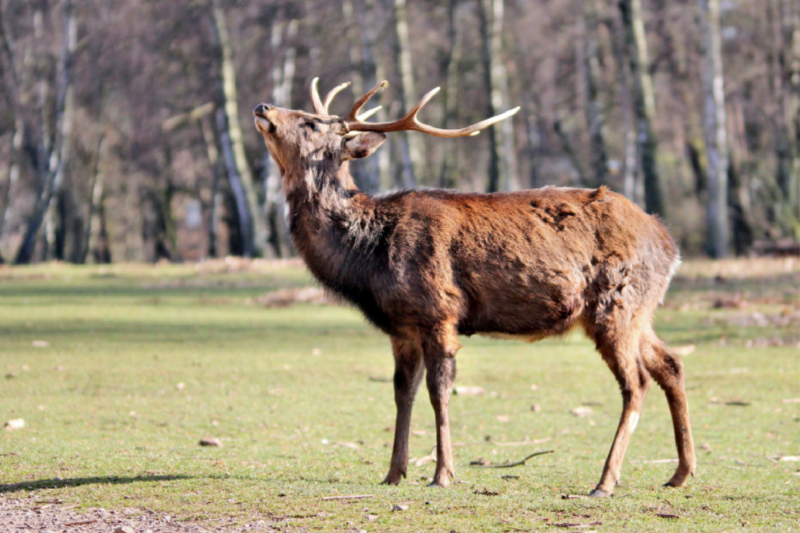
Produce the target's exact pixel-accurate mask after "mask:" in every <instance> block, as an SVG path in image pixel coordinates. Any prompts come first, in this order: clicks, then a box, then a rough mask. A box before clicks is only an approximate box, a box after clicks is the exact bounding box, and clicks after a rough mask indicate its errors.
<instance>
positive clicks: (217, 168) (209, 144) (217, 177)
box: [198, 117, 225, 258]
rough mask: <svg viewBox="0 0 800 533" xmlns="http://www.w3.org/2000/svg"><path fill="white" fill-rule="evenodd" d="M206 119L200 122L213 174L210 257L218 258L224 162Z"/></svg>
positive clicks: (209, 231)
mask: <svg viewBox="0 0 800 533" xmlns="http://www.w3.org/2000/svg"><path fill="white" fill-rule="evenodd" d="M206 120H214V119H213V118H212V119H207V118H206V117H201V118H200V120H199V121H198V124H199V125H200V132H201V133H202V134H203V142H204V143H205V145H206V157H208V164H209V166H210V167H211V172H212V174H213V176H212V178H211V201H210V205H209V213H208V257H212V258H213V257H217V252H218V250H217V238H218V235H219V208H220V206H221V204H222V191H221V190H220V188H221V181H222V177H223V175H224V173H225V168H224V165H223V163H222V160H221V159H220V157H219V150H218V149H217V143H218V141H217V138H216V136H215V135H214V128H213V126H212V125H211V123H210V122H206Z"/></svg>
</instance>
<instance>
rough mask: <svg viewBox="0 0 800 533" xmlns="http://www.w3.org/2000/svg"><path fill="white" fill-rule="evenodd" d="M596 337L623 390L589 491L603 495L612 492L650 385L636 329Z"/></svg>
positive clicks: (600, 349)
mask: <svg viewBox="0 0 800 533" xmlns="http://www.w3.org/2000/svg"><path fill="white" fill-rule="evenodd" d="M595 339H596V340H595V342H596V343H597V348H598V350H599V351H600V353H601V355H602V356H603V359H604V360H605V362H606V363H607V364H608V366H609V368H610V369H611V371H612V372H613V373H614V377H616V378H617V382H618V383H619V387H620V391H621V392H622V416H621V417H620V421H619V426H618V428H617V434H616V436H615V437H614V442H613V444H612V445H611V450H610V451H609V452H608V457H607V458H606V463H605V466H604V467H603V474H602V475H601V476H600V482H599V483H598V484H597V486H596V487H595V489H594V490H593V491H592V492H591V493H590V496H594V497H605V496H610V495H611V494H612V493H613V492H614V488H615V487H616V485H617V483H618V482H619V480H620V474H621V471H622V461H623V459H624V457H625V451H626V450H627V448H628V443H630V440H631V436H632V435H633V432H634V430H635V429H636V424H637V423H638V422H639V413H640V412H641V410H642V404H643V403H644V398H645V396H646V395H647V391H648V389H649V388H650V375H649V374H648V372H647V370H646V369H645V367H644V363H643V361H642V359H641V356H640V354H639V342H638V341H639V336H638V335H637V334H636V332H635V331H634V332H633V333H628V334H627V335H626V336H625V337H622V338H618V337H616V336H615V335H612V334H609V333H608V332H600V333H597V334H596V335H595Z"/></svg>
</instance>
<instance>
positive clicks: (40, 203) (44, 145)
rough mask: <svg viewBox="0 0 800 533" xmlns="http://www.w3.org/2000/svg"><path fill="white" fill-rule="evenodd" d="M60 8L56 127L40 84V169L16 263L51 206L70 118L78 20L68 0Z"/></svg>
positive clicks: (27, 253)
mask: <svg viewBox="0 0 800 533" xmlns="http://www.w3.org/2000/svg"><path fill="white" fill-rule="evenodd" d="M61 10H62V15H63V18H64V27H63V35H62V44H61V57H60V59H59V65H58V74H57V76H58V83H57V92H56V106H55V114H54V115H55V127H53V128H50V127H49V126H48V124H49V120H47V116H46V115H47V112H46V111H45V109H46V106H45V104H44V102H45V100H46V94H47V84H46V83H45V82H43V83H41V84H40V91H41V92H40V97H41V100H42V102H41V106H42V107H41V114H42V140H41V147H40V149H39V152H40V153H41V156H40V158H39V161H37V162H36V165H35V166H36V167H38V168H39V171H40V176H41V178H40V180H41V185H40V192H39V197H38V199H37V203H36V206H35V207H34V211H33V214H32V215H31V217H30V218H29V219H28V224H27V226H26V228H25V233H24V235H23V238H22V243H21V244H20V247H19V250H18V251H17V256H16V258H15V259H14V262H15V263H16V264H18V265H20V264H26V263H30V262H31V261H32V260H33V255H34V252H35V249H36V240H37V237H38V235H39V230H40V229H41V227H42V223H43V222H44V219H45V216H46V214H47V212H48V210H49V209H50V202H51V201H52V199H53V195H54V193H55V192H56V190H57V180H58V179H60V178H59V177H60V176H61V175H63V174H62V173H63V164H64V161H63V160H61V156H62V155H63V153H62V146H63V144H64V142H65V133H67V132H66V131H65V128H67V127H69V124H70V120H71V119H70V118H69V117H65V114H66V110H67V102H68V94H69V93H70V92H71V91H70V86H71V85H72V78H71V73H72V69H71V63H72V54H73V53H74V51H75V43H76V42H77V40H76V31H77V24H76V22H75V15H74V13H73V10H72V1H71V0H62V2H61Z"/></svg>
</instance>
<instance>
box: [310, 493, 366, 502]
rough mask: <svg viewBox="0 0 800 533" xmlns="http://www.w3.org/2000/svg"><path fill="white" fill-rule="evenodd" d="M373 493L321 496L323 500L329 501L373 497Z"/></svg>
mask: <svg viewBox="0 0 800 533" xmlns="http://www.w3.org/2000/svg"><path fill="white" fill-rule="evenodd" d="M374 497H375V495H374V494H353V495H350V496H325V497H323V498H322V500H323V501H330V500H363V499H364V498H374Z"/></svg>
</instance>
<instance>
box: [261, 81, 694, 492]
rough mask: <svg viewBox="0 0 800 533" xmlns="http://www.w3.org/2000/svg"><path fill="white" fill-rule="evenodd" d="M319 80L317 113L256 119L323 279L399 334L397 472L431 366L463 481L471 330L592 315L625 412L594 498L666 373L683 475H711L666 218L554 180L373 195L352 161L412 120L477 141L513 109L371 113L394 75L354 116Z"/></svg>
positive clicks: (264, 113)
mask: <svg viewBox="0 0 800 533" xmlns="http://www.w3.org/2000/svg"><path fill="white" fill-rule="evenodd" d="M347 85H348V84H342V85H339V86H338V87H335V88H334V89H332V90H331V91H330V92H329V93H328V95H327V96H326V98H325V99H324V100H322V99H321V98H320V96H319V92H318V89H317V79H315V80H314V81H313V82H312V85H311V99H312V103H313V106H314V113H305V112H303V111H296V110H290V109H281V108H279V107H275V106H273V105H269V104H259V105H258V106H257V107H256V108H255V110H254V116H255V125H256V128H257V129H258V131H259V132H260V133H261V134H262V135H263V137H264V141H265V143H266V145H267V148H268V149H269V151H270V153H271V154H272V156H273V158H274V159H275V162H276V163H277V165H278V166H279V167H280V172H281V175H282V178H283V187H284V191H285V194H286V200H287V202H288V205H289V207H290V215H289V226H290V231H291V234H292V237H293V239H294V243H295V246H296V247H297V250H298V252H299V253H300V255H301V256H302V257H303V259H304V260H305V263H306V265H307V266H308V268H309V270H310V271H311V272H312V274H313V275H314V276H315V277H316V278H317V279H318V280H319V281H320V282H321V283H322V285H324V286H325V287H326V288H327V289H328V290H330V291H333V292H334V293H336V294H338V295H340V296H342V297H343V298H344V299H346V300H348V301H350V302H352V303H353V304H354V305H355V306H357V307H358V308H359V309H360V310H361V311H362V312H363V314H364V315H365V316H366V318H367V319H368V320H369V321H370V322H371V323H372V324H374V325H375V326H376V327H378V328H379V329H381V330H382V331H383V332H385V333H386V334H387V335H389V337H390V339H391V344H392V349H393V352H394V360H395V373H394V393H395V403H396V406H397V420H396V425H395V428H396V429H395V435H394V447H393V449H392V458H391V463H390V467H389V472H388V474H387V475H386V478H385V479H384V481H383V482H384V483H387V484H391V485H397V484H399V483H400V482H401V480H402V478H403V477H405V475H406V469H407V467H408V437H409V425H410V419H411V409H412V405H413V402H414V397H415V395H416V392H417V389H418V387H419V385H420V383H421V381H422V377H423V375H425V376H426V383H427V387H428V393H429V395H430V401H431V404H432V406H433V410H434V413H435V417H436V471H435V474H434V477H433V482H432V483H431V485H433V486H442V487H443V486H447V485H448V484H449V483H450V481H451V479H452V478H453V476H454V471H455V470H454V464H453V455H452V450H451V444H450V421H449V419H448V405H449V400H450V392H451V389H452V385H453V380H454V379H455V376H456V359H455V356H456V352H457V351H458V349H459V347H460V346H459V340H458V337H459V335H472V334H482V335H488V336H492V337H499V338H515V339H522V340H526V341H530V342H533V341H536V340H539V339H543V338H545V337H550V336H553V335H562V334H564V333H566V332H567V331H569V330H570V329H571V328H573V327H575V326H581V327H582V328H583V330H584V331H585V332H586V334H587V335H588V337H589V338H590V339H591V340H593V341H594V343H595V345H596V347H597V350H598V352H600V355H601V356H602V358H603V360H604V361H605V362H606V363H607V365H608V367H609V368H610V369H611V372H612V373H613V374H614V376H615V377H616V379H617V381H618V383H619V387H620V389H621V392H622V416H621V419H620V422H619V427H618V429H617V433H616V436H615V438H614V442H613V444H612V446H611V450H610V452H609V454H608V458H607V459H606V462H605V466H604V468H603V472H602V475H601V477H600V482H599V483H598V484H597V486H596V487H595V488H594V489H593V490H592V491H591V495H592V496H597V497H603V496H609V495H611V494H612V493H613V491H614V488H615V486H616V485H617V483H618V481H619V479H620V470H621V466H622V461H623V456H624V455H625V450H626V448H627V446H628V442H629V441H630V438H631V435H632V434H633V431H634V429H635V428H636V424H637V422H638V420H639V412H640V410H641V408H642V403H643V401H644V398H645V394H646V393H647V391H648V389H649V388H650V382H651V378H652V379H654V380H655V381H656V382H657V383H658V384H659V385H660V386H661V388H662V389H663V390H664V392H665V394H666V397H667V401H668V403H669V408H670V411H671V414H672V422H673V426H674V433H675V442H676V446H677V450H678V457H679V463H678V468H677V470H676V471H675V473H674V475H673V476H672V478H671V479H670V480H669V481H668V482H667V485H669V486H673V487H680V486H683V485H684V484H685V483H686V481H687V479H688V477H689V476H690V475H691V474H693V473H694V470H695V454H694V446H693V443H692V433H691V427H690V424H689V411H688V402H687V398H686V392H685V389H684V373H683V365H682V362H681V360H680V357H679V356H678V355H676V354H675V353H673V352H671V351H670V350H669V348H668V347H667V346H666V345H665V344H664V343H663V342H662V341H661V340H660V339H659V338H658V337H657V336H656V334H655V333H654V331H653V327H652V319H653V313H654V312H655V309H656V308H657V307H658V305H659V303H660V302H661V300H662V298H663V296H664V293H665V292H666V290H667V286H668V285H669V282H670V279H671V277H672V275H673V273H674V272H675V269H676V267H677V265H678V264H679V255H678V250H677V248H676V246H675V243H674V241H673V240H672V238H671V237H670V235H669V233H668V232H667V230H666V229H665V228H664V226H663V225H662V224H661V223H660V222H659V221H658V219H656V218H654V217H652V216H649V215H647V214H646V213H644V212H643V211H642V210H641V209H640V208H639V207H637V206H636V205H634V204H633V203H631V202H630V201H628V200H627V199H625V198H624V197H623V196H620V195H619V194H615V193H613V192H611V191H610V190H608V189H606V188H605V187H600V188H599V189H596V190H587V189H573V188H556V187H545V188H543V189H537V190H527V191H520V192H513V193H494V194H465V193H459V192H456V191H449V190H429V189H426V190H406V191H400V192H394V193H391V194H386V195H380V196H370V195H367V194H364V193H362V192H361V191H359V190H358V188H357V187H356V185H355V183H354V181H353V178H352V176H351V175H350V172H349V170H348V165H349V163H348V162H349V161H350V160H351V159H358V158H363V157H367V156H369V155H370V154H372V153H373V152H374V151H375V150H376V149H377V148H378V147H379V146H380V145H381V144H382V143H383V142H384V140H385V139H386V135H385V134H386V133H389V132H393V131H402V130H411V131H418V132H422V133H426V134H428V135H433V136H436V137H463V136H469V135H475V134H477V133H478V132H479V131H480V130H482V129H484V128H486V127H488V126H490V125H492V124H494V123H496V122H498V121H500V120H503V119H505V118H508V117H510V116H511V115H513V114H514V113H515V112H516V111H517V109H513V110H511V111H508V112H506V113H504V114H502V115H498V116H495V117H492V118H489V119H486V120H483V121H481V122H478V123H477V124H473V125H472V126H468V127H465V128H461V129H455V130H446V129H439V128H435V127H432V126H429V125H426V124H423V123H421V122H420V121H419V120H418V118H417V114H418V113H419V111H420V109H421V108H422V107H423V106H424V105H425V104H426V103H427V102H428V100H430V98H431V97H432V96H433V95H434V94H435V93H436V91H437V90H438V89H434V90H433V91H431V92H429V93H428V94H426V95H425V96H424V97H423V98H422V100H421V101H420V103H419V104H417V106H416V107H414V108H413V109H411V110H410V111H409V112H408V114H407V115H406V116H405V117H403V118H401V119H400V120H397V121H394V122H383V123H370V122H367V121H366V119H367V118H368V115H369V114H371V113H372V111H370V112H367V113H364V114H360V113H361V109H362V107H363V106H364V104H365V103H366V102H367V101H368V100H369V99H370V97H372V96H373V95H374V94H375V93H376V92H377V91H378V90H379V89H380V88H382V87H384V86H385V85H386V82H381V83H380V84H378V85H377V86H376V87H374V88H373V89H371V90H370V91H369V92H368V93H367V94H365V95H364V96H363V97H361V98H360V99H358V101H356V103H355V105H354V106H353V108H352V109H351V110H350V112H349V113H348V114H347V116H345V117H344V118H341V117H338V116H335V115H332V114H330V113H329V112H328V107H329V105H330V103H331V100H332V99H333V97H334V96H335V95H336V94H337V93H339V92H340V91H341V90H342V89H344V88H345V87H347Z"/></svg>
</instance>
